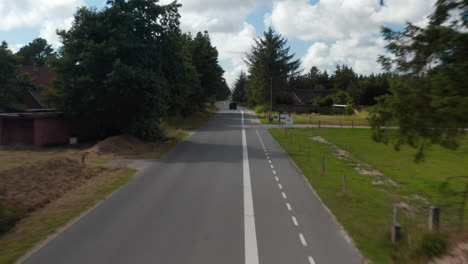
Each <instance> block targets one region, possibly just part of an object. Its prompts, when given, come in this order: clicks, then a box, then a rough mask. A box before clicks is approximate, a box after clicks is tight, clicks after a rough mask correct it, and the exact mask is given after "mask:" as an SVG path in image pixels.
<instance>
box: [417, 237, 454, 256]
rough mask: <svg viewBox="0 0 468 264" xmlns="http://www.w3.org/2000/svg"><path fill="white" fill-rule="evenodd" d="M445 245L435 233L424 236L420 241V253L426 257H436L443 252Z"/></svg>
mask: <svg viewBox="0 0 468 264" xmlns="http://www.w3.org/2000/svg"><path fill="white" fill-rule="evenodd" d="M446 249H447V243H446V242H445V239H444V237H443V236H441V235H440V234H437V233H428V234H425V235H424V236H423V238H422V241H421V248H420V250H421V253H422V254H424V255H425V256H428V257H436V256H439V255H441V254H443V253H444V252H445V250H446Z"/></svg>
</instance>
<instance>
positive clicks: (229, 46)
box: [210, 22, 257, 85]
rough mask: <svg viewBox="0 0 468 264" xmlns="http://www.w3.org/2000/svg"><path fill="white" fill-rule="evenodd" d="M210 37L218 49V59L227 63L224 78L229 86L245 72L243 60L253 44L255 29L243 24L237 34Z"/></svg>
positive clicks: (222, 33)
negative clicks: (241, 72)
mask: <svg viewBox="0 0 468 264" xmlns="http://www.w3.org/2000/svg"><path fill="white" fill-rule="evenodd" d="M210 36H211V41H212V43H213V45H214V46H215V47H216V48H217V49H218V52H219V59H220V60H226V61H228V62H229V63H228V64H229V65H230V67H228V68H227V69H225V71H226V73H225V74H224V78H225V79H226V82H227V83H228V85H231V84H232V83H233V82H234V80H235V79H236V78H237V76H238V75H239V73H240V71H246V70H247V66H246V65H245V63H244V61H243V58H244V56H245V53H246V52H247V51H249V50H250V47H252V45H253V44H254V38H255V37H256V36H257V35H256V32H255V28H254V27H253V26H252V25H250V24H249V23H247V22H244V23H243V28H242V30H240V31H239V32H234V33H230V32H229V33H226V32H218V33H213V34H210Z"/></svg>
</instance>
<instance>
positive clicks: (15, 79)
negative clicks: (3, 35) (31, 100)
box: [0, 41, 35, 111]
mask: <svg viewBox="0 0 468 264" xmlns="http://www.w3.org/2000/svg"><path fill="white" fill-rule="evenodd" d="M19 62H20V58H19V57H18V56H15V55H14V54H13V53H12V52H11V51H10V50H9V49H8V44H7V43H6V42H5V41H3V42H2V44H1V46H0V111H16V110H20V109H19V108H20V107H21V106H20V105H17V103H18V102H19V101H20V100H21V98H22V97H23V95H24V94H25V92H26V91H27V89H28V88H35V86H34V85H33V84H32V83H30V82H29V81H28V79H27V77H26V75H25V74H21V73H19V72H18V67H19Z"/></svg>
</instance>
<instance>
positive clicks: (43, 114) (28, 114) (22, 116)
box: [0, 112, 63, 119]
mask: <svg viewBox="0 0 468 264" xmlns="http://www.w3.org/2000/svg"><path fill="white" fill-rule="evenodd" d="M62 116H63V113H62V112H21V113H0V119H37V118H51V117H62Z"/></svg>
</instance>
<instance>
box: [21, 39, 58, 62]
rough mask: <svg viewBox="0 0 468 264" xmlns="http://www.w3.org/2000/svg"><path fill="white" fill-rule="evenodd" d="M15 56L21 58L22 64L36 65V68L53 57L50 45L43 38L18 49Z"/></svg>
mask: <svg viewBox="0 0 468 264" xmlns="http://www.w3.org/2000/svg"><path fill="white" fill-rule="evenodd" d="M16 55H18V56H21V57H22V62H21V63H22V64H23V65H25V64H30V63H36V65H37V66H43V65H45V64H46V62H47V59H48V58H50V57H51V56H54V49H53V48H52V45H50V44H48V43H47V40H45V39H43V38H37V39H35V40H33V41H32V42H31V43H29V44H28V45H26V46H23V47H21V48H20V50H19V51H18V52H17V53H16Z"/></svg>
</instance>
